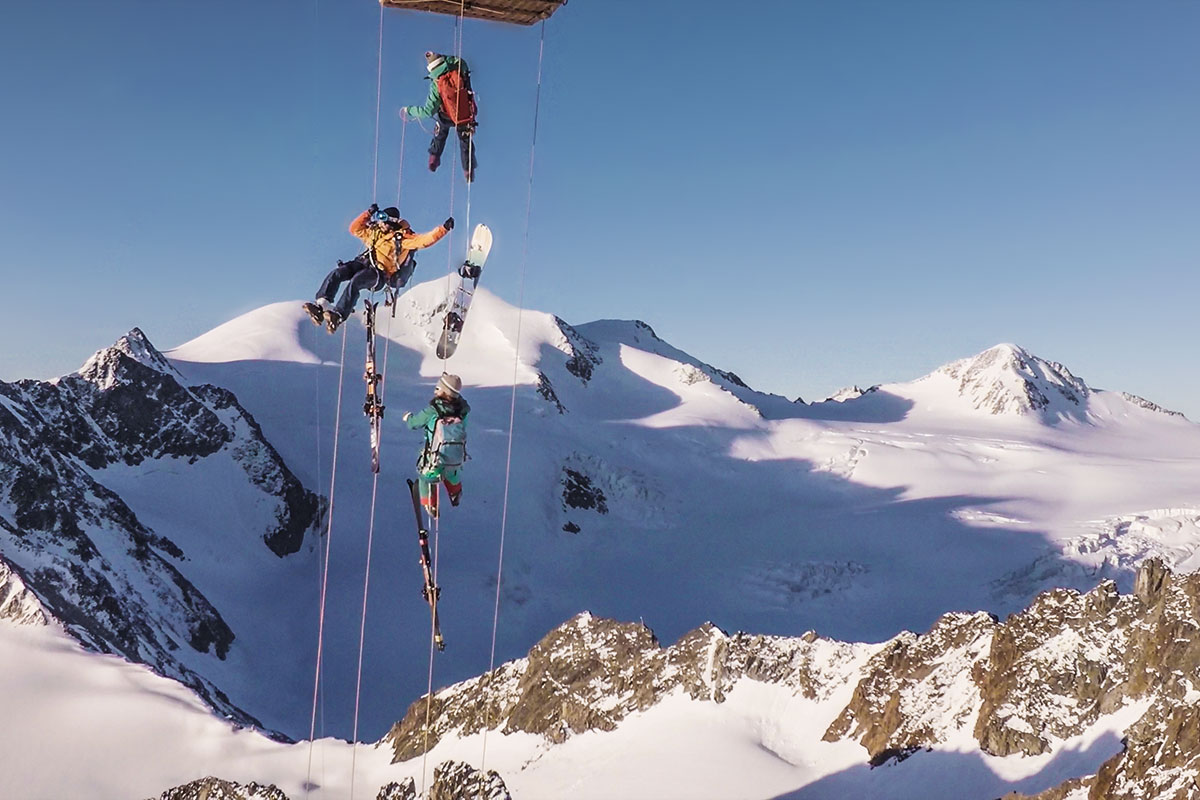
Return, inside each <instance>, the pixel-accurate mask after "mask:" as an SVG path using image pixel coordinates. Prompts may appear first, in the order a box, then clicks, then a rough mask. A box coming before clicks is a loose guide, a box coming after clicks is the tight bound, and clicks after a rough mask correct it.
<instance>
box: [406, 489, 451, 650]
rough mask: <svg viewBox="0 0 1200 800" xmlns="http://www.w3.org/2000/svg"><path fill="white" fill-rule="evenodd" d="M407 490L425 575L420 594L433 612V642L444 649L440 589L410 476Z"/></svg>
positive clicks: (427, 534) (416, 490)
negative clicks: (415, 519) (434, 574)
mask: <svg viewBox="0 0 1200 800" xmlns="http://www.w3.org/2000/svg"><path fill="white" fill-rule="evenodd" d="M408 492H409V494H411V495H412V504H413V513H414V514H415V515H416V517H417V540H418V541H419V542H420V544H421V572H422V573H424V576H425V585H424V586H423V587H421V596H422V597H424V598H425V602H427V603H429V611H430V613H432V614H433V643H434V644H436V645H437V649H438V650H445V649H446V641H445V640H444V639H443V638H442V625H441V623H440V622H439V621H438V609H437V604H438V598H439V597H441V594H442V589H441V587H440V586H438V585H437V584H435V583H434V582H433V562H432V561H431V560H430V558H429V531H427V530H425V522H424V520H422V519H421V495H420V493H419V491H418V489H417V484H416V482H415V481H413V479H412V478H409V479H408Z"/></svg>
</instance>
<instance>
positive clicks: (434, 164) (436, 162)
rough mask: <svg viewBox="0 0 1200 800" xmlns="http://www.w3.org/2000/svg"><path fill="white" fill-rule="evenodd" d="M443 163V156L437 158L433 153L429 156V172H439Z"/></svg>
mask: <svg viewBox="0 0 1200 800" xmlns="http://www.w3.org/2000/svg"><path fill="white" fill-rule="evenodd" d="M441 163H442V157H441V156H435V155H434V154H433V153H430V154H429V171H430V172H437V168H438V167H439V166H441Z"/></svg>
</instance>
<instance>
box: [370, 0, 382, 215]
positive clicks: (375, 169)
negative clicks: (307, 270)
mask: <svg viewBox="0 0 1200 800" xmlns="http://www.w3.org/2000/svg"><path fill="white" fill-rule="evenodd" d="M382 105H383V3H380V4H379V56H378V59H377V61H376V67H375V163H374V166H372V168H371V200H372V202H374V200H375V198H376V196H377V193H378V189H379V116H380V109H381V107H382Z"/></svg>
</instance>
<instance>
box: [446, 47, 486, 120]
mask: <svg viewBox="0 0 1200 800" xmlns="http://www.w3.org/2000/svg"><path fill="white" fill-rule="evenodd" d="M437 87H438V94H439V95H441V98H442V113H443V114H445V115H446V116H447V117H449V118H450V121H451V122H452V123H454V124H455V125H466V124H470V123H473V122H475V112H476V111H477V110H478V109H477V108H476V106H475V92H473V91H471V73H470V71H469V70H468V69H467V65H466V63H465V62H462V61H459V62H458V64H457V65H455V66H454V68H453V69H448V70H446V71H445V72H443V73H442V74H441V75H439V76H438V79H437Z"/></svg>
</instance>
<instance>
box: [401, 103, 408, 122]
mask: <svg viewBox="0 0 1200 800" xmlns="http://www.w3.org/2000/svg"><path fill="white" fill-rule="evenodd" d="M400 119H402V120H404V121H405V122H408V106H400Z"/></svg>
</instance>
